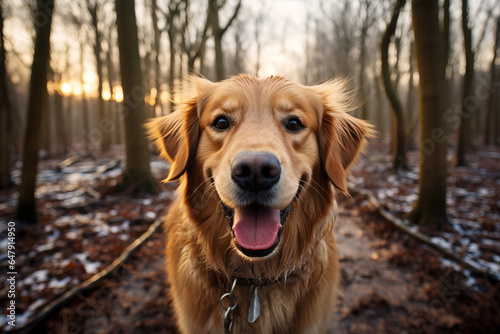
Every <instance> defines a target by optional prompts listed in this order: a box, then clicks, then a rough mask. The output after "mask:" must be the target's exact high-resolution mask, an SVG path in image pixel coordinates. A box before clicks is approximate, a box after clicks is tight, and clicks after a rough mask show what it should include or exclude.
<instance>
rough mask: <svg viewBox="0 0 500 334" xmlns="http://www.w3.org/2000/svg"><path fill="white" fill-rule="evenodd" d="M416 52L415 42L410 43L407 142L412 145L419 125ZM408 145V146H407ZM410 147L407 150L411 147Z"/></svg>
mask: <svg viewBox="0 0 500 334" xmlns="http://www.w3.org/2000/svg"><path fill="white" fill-rule="evenodd" d="M414 54H415V51H414V43H413V41H412V42H411V43H410V57H409V63H410V64H409V65H410V69H409V75H410V78H409V79H408V95H407V98H406V115H407V117H408V118H407V119H409V120H410V121H409V122H408V123H407V127H406V140H407V143H410V145H411V143H412V138H414V137H415V136H414V132H415V130H416V129H417V125H418V113H415V112H414V110H415V108H414V106H415V98H414V97H415V94H414V93H415V78H414V77H415V68H414V65H415V64H414V63H415V56H414ZM407 145H408V144H407ZM410 145H408V146H407V148H408V147H409V146H410Z"/></svg>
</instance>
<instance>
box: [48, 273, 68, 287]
mask: <svg viewBox="0 0 500 334" xmlns="http://www.w3.org/2000/svg"><path fill="white" fill-rule="evenodd" d="M69 282H71V277H69V276H67V277H65V278H63V279H57V278H53V279H51V280H50V282H49V285H48V287H49V288H53V289H62V288H64V287H66V286H67V285H68V284H69Z"/></svg>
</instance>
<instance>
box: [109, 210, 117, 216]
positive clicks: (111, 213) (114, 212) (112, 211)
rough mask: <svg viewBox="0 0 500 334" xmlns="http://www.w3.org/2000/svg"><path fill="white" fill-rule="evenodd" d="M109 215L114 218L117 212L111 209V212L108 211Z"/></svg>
mask: <svg viewBox="0 0 500 334" xmlns="http://www.w3.org/2000/svg"><path fill="white" fill-rule="evenodd" d="M109 214H110V215H111V216H116V215H117V214H118V210H115V209H113V210H111V211H109Z"/></svg>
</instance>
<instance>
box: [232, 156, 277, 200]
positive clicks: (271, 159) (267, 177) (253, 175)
mask: <svg viewBox="0 0 500 334" xmlns="http://www.w3.org/2000/svg"><path fill="white" fill-rule="evenodd" d="M280 174H281V165H280V162H279V161H278V158H276V156H274V155H273V154H271V153H267V152H240V153H238V154H237V155H236V156H235V157H234V159H233V161H232V163H231V178H232V179H233V181H234V182H236V184H237V185H238V186H239V187H240V188H242V189H245V190H252V191H262V190H269V189H271V187H272V186H273V185H275V184H276V183H278V181H279V179H280Z"/></svg>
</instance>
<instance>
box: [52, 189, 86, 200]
mask: <svg viewBox="0 0 500 334" xmlns="http://www.w3.org/2000/svg"><path fill="white" fill-rule="evenodd" d="M84 194H85V192H84V191H82V190H80V189H78V190H74V191H69V192H64V193H58V194H56V195H55V196H54V199H56V200H58V201H64V200H67V199H70V198H73V197H79V196H82V195H84Z"/></svg>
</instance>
